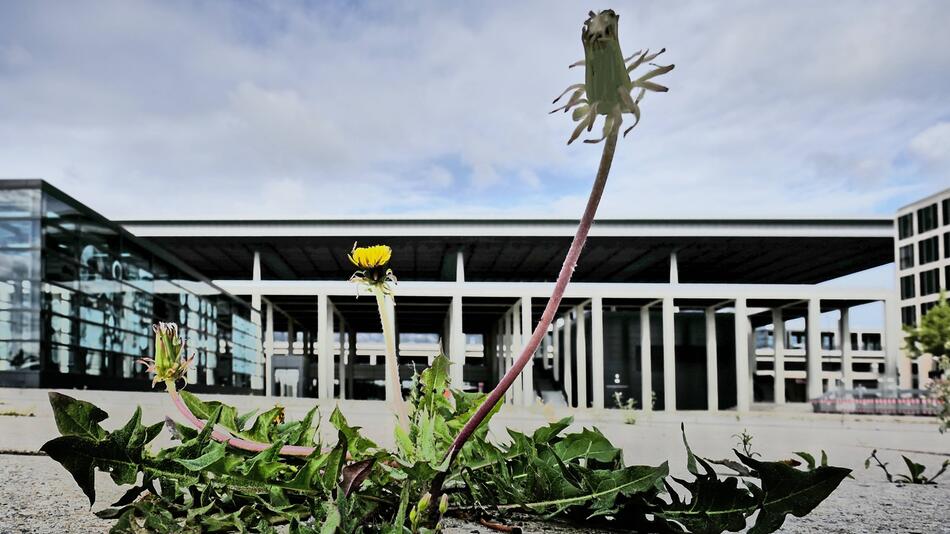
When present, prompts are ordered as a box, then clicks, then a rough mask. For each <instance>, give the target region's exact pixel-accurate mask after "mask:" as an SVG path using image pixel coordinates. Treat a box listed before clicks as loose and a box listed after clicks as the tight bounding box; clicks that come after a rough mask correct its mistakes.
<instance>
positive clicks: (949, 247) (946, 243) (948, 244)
mask: <svg viewBox="0 0 950 534" xmlns="http://www.w3.org/2000/svg"><path fill="white" fill-rule="evenodd" d="M943 257H944V258H950V232H947V233H945V234H943Z"/></svg>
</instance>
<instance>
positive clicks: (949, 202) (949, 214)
mask: <svg viewBox="0 0 950 534" xmlns="http://www.w3.org/2000/svg"><path fill="white" fill-rule="evenodd" d="M943 225H944V226H948V225H950V198H945V199H943Z"/></svg>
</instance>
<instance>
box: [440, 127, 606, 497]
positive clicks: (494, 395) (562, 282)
mask: <svg viewBox="0 0 950 534" xmlns="http://www.w3.org/2000/svg"><path fill="white" fill-rule="evenodd" d="M619 126H620V124H619V121H618V122H617V123H616V124H615V125H614V126H613V129H612V131H611V132H610V133H609V134H608V135H607V139H606V140H605V142H604V152H603V154H602V155H601V157H600V167H599V168H598V170H597V177H596V179H595V180H594V185H593V187H592V189H591V192H590V198H588V199H587V207H586V208H585V209H584V215H583V217H581V220H580V224H578V226H577V232H576V233H575V234H574V241H572V242H571V248H570V249H569V250H568V251H567V257H565V258H564V264H563V265H562V266H561V273H560V274H559V275H558V277H557V282H556V283H555V284H554V291H552V292H551V298H550V299H548V303H547V305H546V306H545V307H544V313H543V314H542V315H541V321H540V322H539V323H538V326H536V327H535V329H534V332H533V333H532V334H531V338H530V339H528V342H527V343H525V346H524V348H523V349H522V350H521V355H519V356H518V359H517V360H515V362H514V364H513V365H512V366H511V369H509V370H508V372H507V373H505V376H503V377H502V379H501V381H500V382H499V383H498V385H497V386H495V389H493V390H492V391H491V393H489V394H488V397H487V398H486V399H485V401H484V402H482V404H481V405H480V406H479V407H478V410H476V411H475V414H474V415H472V417H471V419H469V420H468V422H466V423H465V426H463V427H462V430H460V431H459V433H458V436H456V437H455V440H454V441H453V442H452V445H451V446H450V447H449V450H448V453H447V455H448V457H449V463H451V462H452V461H454V460H455V457H456V456H458V453H459V451H461V450H462V446H463V445H465V442H466V441H467V440H468V438H470V437H471V436H472V433H474V432H475V430H476V429H477V428H478V427H479V425H481V423H482V421H484V420H485V417H487V416H488V414H489V413H491V411H492V409H493V408H494V407H495V405H496V404H498V401H500V400H501V398H502V397H504V395H505V392H506V391H508V388H510V387H511V384H512V383H514V381H515V379H516V378H517V377H518V375H519V374H520V373H521V371H522V370H523V369H524V368H525V366H526V365H528V361H529V360H531V358H532V357H533V356H534V352H535V351H536V350H537V349H538V345H540V344H541V339H542V338H543V337H544V336H545V334H547V331H548V327H549V326H551V321H553V320H554V314H555V313H557V309H558V306H559V305H560V304H561V298H562V297H563V296H564V290H565V289H566V288H567V284H568V283H570V281H571V276H572V275H573V274H574V268H575V267H576V266H577V259H578V257H580V255H581V250H583V248H584V243H585V242H586V241H587V234H588V233H589V232H590V227H591V225H592V224H593V222H594V214H596V213H597V206H598V205H599V204H600V199H601V197H602V196H603V194H604V187H605V186H606V185H607V175H608V174H609V173H610V164H611V163H613V159H614V150H615V149H616V147H617V132H618V130H619ZM443 478H444V474H443V476H442V477H437V478H436V480H435V481H434V483H433V490H434V491H432V492H431V493H432V495H433V496H436V495H439V493H440V492H441V489H442V488H441V485H442V479H443Z"/></svg>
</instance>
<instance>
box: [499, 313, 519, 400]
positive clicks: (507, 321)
mask: <svg viewBox="0 0 950 534" xmlns="http://www.w3.org/2000/svg"><path fill="white" fill-rule="evenodd" d="M511 317H512V310H511V309H510V308H509V309H508V311H507V312H506V313H505V316H504V318H503V321H504V329H505V335H504V339H503V341H502V351H503V352H504V355H505V372H503V373H502V376H504V375H506V374H508V369H511V359H512V358H511V352H512V339H513V338H514V333H513V332H512V327H511ZM515 389H517V388H516V387H510V388H508V391H507V392H505V400H506V401H507V402H508V403H509V404H510V403H512V402H514V400H515V391H514V390H515Z"/></svg>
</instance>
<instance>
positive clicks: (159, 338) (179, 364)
mask: <svg viewBox="0 0 950 534" xmlns="http://www.w3.org/2000/svg"><path fill="white" fill-rule="evenodd" d="M152 330H153V331H154V332H155V358H142V359H140V360H139V363H141V364H144V365H147V366H148V371H149V372H151V373H155V378H154V379H153V380H152V385H153V386H154V385H155V384H157V383H158V382H163V381H166V380H178V379H180V378H182V377H183V376H185V373H186V372H187V371H188V367H189V366H190V364H191V362H192V360H194V356H192V357H191V358H188V359H182V349H183V347H184V343H182V341H181V338H180V337H178V325H177V324H175V323H158V324H156V325H152Z"/></svg>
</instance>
